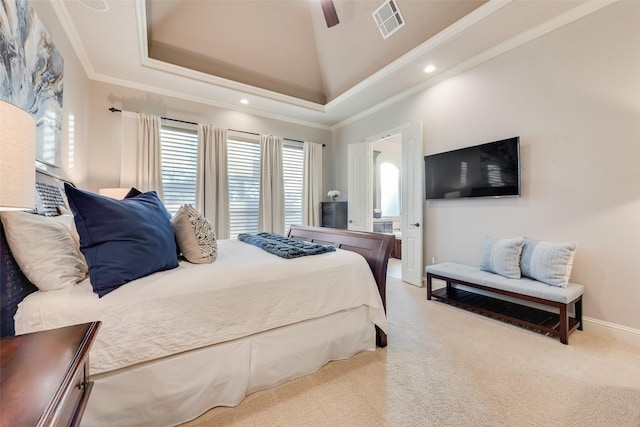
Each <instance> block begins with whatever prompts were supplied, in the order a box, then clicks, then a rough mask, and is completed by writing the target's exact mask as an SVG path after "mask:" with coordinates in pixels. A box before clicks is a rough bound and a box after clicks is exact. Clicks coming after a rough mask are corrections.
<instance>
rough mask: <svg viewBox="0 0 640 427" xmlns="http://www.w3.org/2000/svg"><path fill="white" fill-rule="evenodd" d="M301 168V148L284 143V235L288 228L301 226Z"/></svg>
mask: <svg viewBox="0 0 640 427" xmlns="http://www.w3.org/2000/svg"><path fill="white" fill-rule="evenodd" d="M303 167H304V150H303V146H302V145H301V144H296V143H293V144H288V143H285V144H284V146H283V147H282V169H283V170H282V173H283V179H284V217H285V219H284V221H285V224H284V230H285V233H287V232H288V231H289V227H290V226H292V225H301V224H302V185H303V184H302V183H303V176H304V175H303Z"/></svg>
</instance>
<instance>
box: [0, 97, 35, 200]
mask: <svg viewBox="0 0 640 427" xmlns="http://www.w3.org/2000/svg"><path fill="white" fill-rule="evenodd" d="M35 166H36V122H35V119H34V118H33V116H32V115H31V114H29V113H28V112H26V111H24V110H22V109H20V108H18V107H16V106H15V105H13V104H9V103H8V102H5V101H2V100H0V210H28V209H33V208H34V207H35V191H36V169H35Z"/></svg>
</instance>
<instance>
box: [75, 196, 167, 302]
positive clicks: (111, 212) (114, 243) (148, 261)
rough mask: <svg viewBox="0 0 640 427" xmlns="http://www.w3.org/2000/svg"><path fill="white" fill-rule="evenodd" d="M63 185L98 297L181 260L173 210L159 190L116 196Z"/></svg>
mask: <svg viewBox="0 0 640 427" xmlns="http://www.w3.org/2000/svg"><path fill="white" fill-rule="evenodd" d="M64 189H65V191H66V193H67V198H68V199H69V206H70V207H71V210H72V211H73V216H74V220H75V223H76V228H77V229H78V234H79V235H80V250H81V251H82V253H83V254H84V256H85V258H86V259H87V264H88V266H89V278H90V279H91V286H92V287H93V291H94V292H95V293H97V294H98V296H99V297H103V296H105V295H106V294H108V293H109V292H111V291H113V290H115V289H117V288H119V287H120V286H122V285H123V284H125V283H127V282H129V281H131V280H133V279H137V278H139V277H143V276H146V275H149V274H151V273H154V272H156V271H162V270H169V269H171V268H175V267H177V266H178V257H177V256H176V244H175V237H174V234H173V227H171V222H170V218H171V215H170V214H169V212H168V211H167V209H166V208H165V206H164V204H163V203H162V201H161V200H160V199H159V198H158V195H157V194H156V192H155V191H149V192H146V193H141V194H139V195H137V196H135V197H131V198H128V199H124V200H116V199H112V198H110V197H105V196H100V195H98V194H95V193H90V192H88V191H83V190H79V189H77V188H75V187H72V186H70V185H68V184H65V186H64Z"/></svg>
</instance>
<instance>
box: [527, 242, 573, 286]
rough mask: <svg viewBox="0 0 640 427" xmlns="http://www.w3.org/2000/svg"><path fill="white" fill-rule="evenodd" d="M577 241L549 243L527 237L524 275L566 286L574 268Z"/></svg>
mask: <svg viewBox="0 0 640 427" xmlns="http://www.w3.org/2000/svg"><path fill="white" fill-rule="evenodd" d="M575 250H576V244H575V243H549V242H541V241H538V240H534V239H530V238H526V239H525V242H524V249H523V251H522V260H521V269H522V275H523V276H526V277H530V278H532V279H535V280H537V281H539V282H543V283H546V284H547V285H551V286H559V287H561V288H566V287H567V284H568V283H569V277H571V270H572V269H573V258H574V256H575Z"/></svg>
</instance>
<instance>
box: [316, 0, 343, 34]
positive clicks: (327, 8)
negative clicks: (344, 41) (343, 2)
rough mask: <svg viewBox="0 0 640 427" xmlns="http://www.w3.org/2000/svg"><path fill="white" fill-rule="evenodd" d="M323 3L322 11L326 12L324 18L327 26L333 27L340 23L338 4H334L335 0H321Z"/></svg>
mask: <svg viewBox="0 0 640 427" xmlns="http://www.w3.org/2000/svg"><path fill="white" fill-rule="evenodd" d="M320 4H321V5H322V12H323V13H324V19H325V21H327V28H331V27H333V26H334V25H337V24H339V23H340V20H339V19H338V14H337V13H336V6H335V5H334V4H333V0H320Z"/></svg>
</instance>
